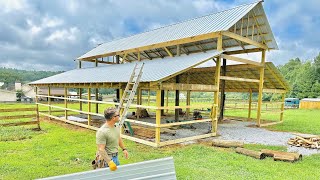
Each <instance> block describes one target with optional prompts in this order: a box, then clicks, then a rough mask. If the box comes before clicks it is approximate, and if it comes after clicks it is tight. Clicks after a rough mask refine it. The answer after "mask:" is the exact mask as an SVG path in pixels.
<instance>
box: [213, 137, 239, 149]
mask: <svg viewBox="0 0 320 180" xmlns="http://www.w3.org/2000/svg"><path fill="white" fill-rule="evenodd" d="M243 145H244V143H243V142H238V141H226V140H218V139H215V140H213V141H212V146H218V147H225V148H230V147H243Z"/></svg>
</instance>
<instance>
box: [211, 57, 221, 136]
mask: <svg viewBox="0 0 320 180" xmlns="http://www.w3.org/2000/svg"><path fill="white" fill-rule="evenodd" d="M220 66H221V58H220V56H218V57H217V60H216V70H215V81H214V82H215V85H216V87H217V90H216V91H215V92H214V99H213V109H212V117H211V118H212V124H211V126H212V129H211V131H212V133H217V129H218V108H219V107H218V104H219V84H220V69H221V67H220Z"/></svg>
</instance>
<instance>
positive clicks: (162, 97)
mask: <svg viewBox="0 0 320 180" xmlns="http://www.w3.org/2000/svg"><path fill="white" fill-rule="evenodd" d="M163 106H164V90H161V107H163ZM163 115H164V109H161V116H163Z"/></svg>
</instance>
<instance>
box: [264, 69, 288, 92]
mask: <svg viewBox="0 0 320 180" xmlns="http://www.w3.org/2000/svg"><path fill="white" fill-rule="evenodd" d="M266 68H267V69H268V71H269V72H270V73H271V74H272V75H273V77H274V78H276V79H277V80H278V82H279V83H280V84H281V85H282V87H283V88H284V89H285V90H286V91H288V90H287V86H286V85H285V84H284V83H283V82H282V80H281V79H280V78H279V77H278V75H277V74H276V73H274V72H273V70H272V69H271V68H270V67H269V65H268V64H266Z"/></svg>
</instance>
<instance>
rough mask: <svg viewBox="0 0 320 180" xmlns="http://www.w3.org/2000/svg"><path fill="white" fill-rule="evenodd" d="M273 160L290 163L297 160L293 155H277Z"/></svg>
mask: <svg viewBox="0 0 320 180" xmlns="http://www.w3.org/2000/svg"><path fill="white" fill-rule="evenodd" d="M273 159H274V160H275V161H288V162H295V161H296V159H295V157H294V156H293V155H289V154H280V153H279V154H275V155H274V156H273Z"/></svg>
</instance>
